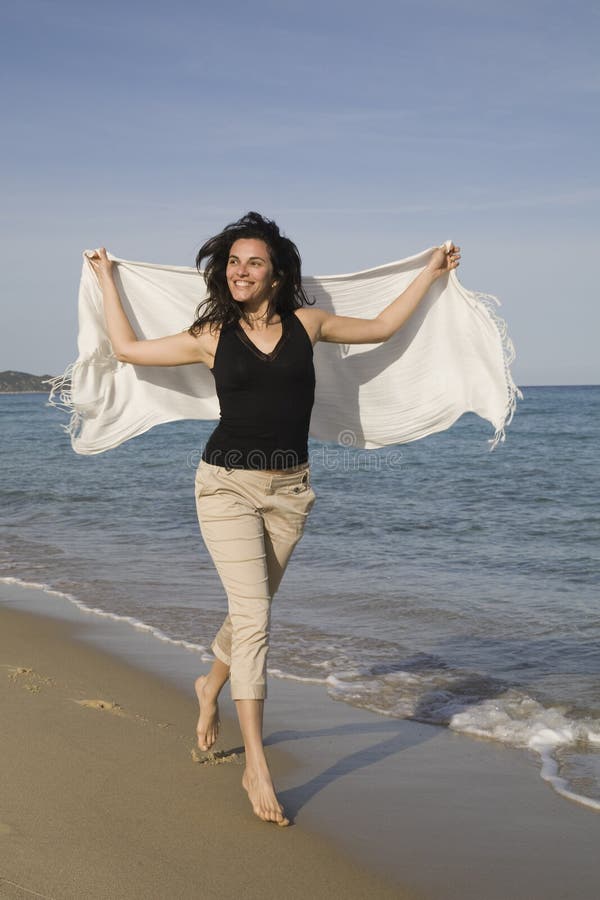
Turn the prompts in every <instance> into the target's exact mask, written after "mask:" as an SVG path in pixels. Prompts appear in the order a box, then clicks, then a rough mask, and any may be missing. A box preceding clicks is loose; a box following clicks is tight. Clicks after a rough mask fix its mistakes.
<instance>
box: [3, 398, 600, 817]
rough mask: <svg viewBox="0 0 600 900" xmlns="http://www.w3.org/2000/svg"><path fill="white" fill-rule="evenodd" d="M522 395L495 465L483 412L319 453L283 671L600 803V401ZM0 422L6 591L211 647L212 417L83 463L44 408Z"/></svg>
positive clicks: (280, 664) (14, 408)
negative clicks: (205, 508) (9, 583)
mask: <svg viewBox="0 0 600 900" xmlns="http://www.w3.org/2000/svg"><path fill="white" fill-rule="evenodd" d="M524 394H525V397H524V400H523V401H522V402H521V404H520V406H519V409H518V411H517V414H516V416H515V419H514V421H513V424H512V425H511V426H510V428H509V430H508V437H507V440H506V442H505V443H504V444H501V445H499V446H498V447H497V449H496V450H494V452H492V453H490V452H489V451H488V443H487V440H488V438H489V437H490V436H491V435H490V431H491V429H490V426H489V425H487V424H486V423H484V422H482V421H481V420H479V419H477V418H476V417H475V416H473V415H468V416H465V417H463V419H461V420H460V421H459V422H458V423H457V424H456V425H455V426H454V427H453V428H451V429H450V430H449V431H447V432H444V433H442V434H438V435H434V436H431V437H429V438H426V439H424V440H421V441H417V442H414V443H411V444H405V445H402V446H396V447H392V448H386V449H384V450H377V451H364V450H358V449H355V448H352V447H341V446H334V445H324V444H322V443H319V442H316V441H311V444H310V453H311V467H312V483H313V486H314V488H315V491H316V494H317V501H316V504H315V506H314V508H313V511H312V513H311V517H310V519H309V523H308V526H307V530H306V532H305V535H304V537H303V539H302V541H301V543H300V544H299V545H298V547H297V549H296V551H295V553H294V556H293V557H292V561H291V563H290V566H289V568H288V571H287V573H286V576H285V579H284V582H283V584H282V587H281V589H280V592H279V593H278V595H277V597H276V599H275V601H274V610H273V633H272V649H271V653H270V671H271V675H272V677H284V678H298V679H301V680H310V681H315V682H320V683H322V684H323V689H324V690H327V691H328V692H329V693H330V694H331V695H332V696H333V697H334V698H336V699H338V700H341V701H345V702H347V703H350V704H353V705H357V706H364V707H367V708H370V709H373V710H375V711H378V712H380V713H381V714H384V715H388V716H398V717H409V718H415V719H418V720H421V721H426V722H433V723H438V724H442V725H447V726H449V727H450V728H453V729H455V730H457V731H460V732H462V733H466V734H472V735H476V736H480V737H485V738H488V739H493V740H497V741H501V742H503V743H506V744H510V745H513V746H519V747H523V748H527V749H528V750H529V751H530V752H534V753H536V754H538V755H539V758H540V761H541V772H542V776H543V777H544V778H546V779H548V780H549V781H550V783H551V784H552V785H553V787H554V788H555V789H556V790H558V791H559V792H561V793H563V794H565V795H566V796H572V797H573V798H574V799H578V800H579V802H584V803H586V804H587V805H589V806H592V807H594V808H597V809H600V596H599V594H600V591H599V584H600V579H599V577H598V576H599V570H600V565H599V562H600V504H599V500H598V484H599V483H600V454H599V452H598V451H599V448H600V440H599V439H600V387H599V386H590V387H531V388H525V389H524ZM0 413H1V422H2V467H1V470H0V495H1V499H2V506H1V510H2V511H1V520H2V527H3V542H2V548H1V551H0V568H1V571H0V574H1V575H2V577H3V578H4V579H5V580H11V579H16V580H19V581H25V582H28V583H32V582H33V583H37V584H39V585H42V586H45V587H47V588H52V589H54V590H58V591H61V592H63V593H65V594H67V595H68V596H69V597H71V598H72V599H73V600H74V601H75V602H78V603H81V604H84V605H85V606H87V607H93V608H95V609H100V610H102V611H104V612H105V613H109V614H113V615H115V616H120V617H130V618H132V619H133V620H135V621H137V622H140V623H145V624H146V625H149V626H151V627H152V628H154V629H156V630H157V633H160V635H162V636H163V637H167V638H169V639H172V640H182V641H186V642H188V643H190V644H193V645H197V646H198V647H199V648H204V649H206V648H207V647H208V646H209V644H210V642H211V640H212V637H213V635H214V633H215V631H216V630H217V629H218V627H219V625H220V623H221V620H222V618H223V616H224V614H225V596H224V593H223V590H222V587H221V585H220V582H219V580H218V577H217V575H216V572H215V571H214V568H213V565H212V562H211V560H210V557H209V556H208V553H207V551H206V549H205V547H204V545H203V543H202V540H201V537H200V534H199V529H198V524H197V521H196V514H195V505H194V492H193V483H194V470H195V467H196V465H197V463H198V460H199V458H200V453H201V451H202V447H203V445H204V443H205V442H206V440H207V438H208V436H209V434H210V432H211V430H212V428H213V427H214V423H211V422H179V423H174V424H170V425H164V426H160V427H158V428H155V429H153V430H152V431H150V432H149V433H147V434H145V435H142V436H141V437H138V438H136V439H134V440H132V441H130V442H128V443H127V444H125V445H123V446H121V447H119V448H117V449H116V450H113V451H110V452H109V453H106V454H102V455H99V456H93V457H81V456H77V455H76V454H74V453H73V452H72V450H71V447H70V444H69V440H68V437H67V436H66V435H65V433H64V432H63V431H62V430H61V427H60V423H61V421H62V419H61V416H60V414H59V413H57V411H56V410H53V409H51V408H49V407H48V406H47V405H46V398H45V397H44V396H42V395H6V396H2V397H0ZM50 601H51V598H50V597H49V602H50Z"/></svg>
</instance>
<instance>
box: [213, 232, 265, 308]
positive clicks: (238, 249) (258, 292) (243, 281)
mask: <svg viewBox="0 0 600 900" xmlns="http://www.w3.org/2000/svg"><path fill="white" fill-rule="evenodd" d="M225 274H226V277H227V284H228V286H229V290H230V291H231V296H232V297H233V299H234V300H237V301H238V302H242V303H248V302H259V301H261V300H266V299H267V298H268V297H269V295H270V294H271V292H272V290H273V276H274V273H273V266H272V264H271V259H270V257H269V250H268V247H267V245H266V244H265V242H264V241H261V240H259V239H258V238H240V239H239V240H238V241H235V242H234V243H233V244H232V245H231V249H230V251H229V259H228V261H227V269H226V273H225Z"/></svg>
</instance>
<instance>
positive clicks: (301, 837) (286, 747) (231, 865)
mask: <svg viewBox="0 0 600 900" xmlns="http://www.w3.org/2000/svg"><path fill="white" fill-rule="evenodd" d="M40 593H41V592H39V591H38V592H33V591H29V592H28V591H26V590H17V589H15V588H7V587H6V586H2V591H0V600H1V601H2V605H0V667H1V668H0V703H1V710H2V729H1V732H0V753H1V758H2V762H3V765H2V770H3V772H4V776H5V777H4V784H3V790H2V801H1V805H0V897H7V898H9V897H10V898H14V900H20V898H26V897H31V896H36V893H37V895H38V896H39V895H41V896H45V897H51V898H54V900H63V898H69V900H70V898H81V897H86V898H90V900H95V898H123V900H129V898H132V900H133V898H138V897H139V898H142V897H144V898H145V900H148V898H165V900H166V898H171V897H177V898H181V900H185V898H197V900H205V898H206V900H212V898H215V900H216V898H230V897H231V898H234V897H236V898H237V897H239V896H244V897H248V898H255V897H256V898H258V897H261V898H263V897H264V898H274V897H279V896H286V897H291V898H294V897H298V898H300V897H302V898H305V897H307V896H308V897H312V898H332V900H337V898H342V897H343V898H354V897H356V898H358V897H365V898H366V897H370V898H379V897H381V898H386V897H394V898H396V900H401V898H403V897H429V898H432V900H433V898H435V900H458V898H461V900H467V898H472V900H475V898H476V900H507V898H509V897H510V898H511V900H537V898H540V900H541V898H544V900H554V898H556V900H558V898H574V897H577V898H578V900H588V898H589V900H592V898H593V900H595V898H596V897H597V896H598V888H597V886H598V883H599V881H600V862H599V860H598V854H597V847H598V846H599V845H600V843H599V842H600V816H599V815H598V814H597V813H594V812H593V811H590V810H586V809H583V808H581V807H578V806H575V805H574V804H571V803H569V802H567V801H565V800H564V799H562V798H560V797H558V796H557V795H556V794H554V792H553V791H552V790H551V789H550V788H549V787H548V785H546V784H544V783H543V782H542V781H541V779H540V778H539V774H538V768H537V765H536V764H535V762H534V760H532V759H529V758H528V757H527V756H526V755H525V754H523V753H521V752H520V751H511V750H508V749H506V748H504V747H501V746H499V745H494V744H491V743H489V742H485V741H477V740H472V739H467V738H465V737H463V736H459V735H454V734H452V733H450V732H448V731H447V730H445V729H441V728H433V727H429V726H424V725H419V724H416V723H413V722H403V721H398V720H393V719H388V718H384V717H382V716H378V715H375V714H373V713H369V712H367V711H364V710H359V709H353V708H352V707H350V706H348V705H346V704H343V703H336V702H334V701H332V700H331V699H329V698H328V697H327V695H326V693H325V692H324V690H323V688H322V687H319V686H314V687H313V686H308V685H301V684H296V683H293V682H286V681H280V680H277V679H271V681H270V698H269V701H268V706H267V715H266V728H265V734H266V739H267V740H266V743H267V746H268V755H269V760H270V762H271V765H272V769H273V773H274V777H275V782H276V784H277V786H278V788H279V793H280V798H281V800H282V802H283V803H284V805H285V808H286V812H287V813H288V814H289V815H291V816H292V818H293V821H294V825H293V826H292V827H290V828H286V829H282V828H278V827H277V826H275V825H270V824H266V823H261V822H259V821H258V820H257V819H256V818H255V817H254V815H253V814H252V811H251V809H250V806H249V803H248V800H247V798H246V795H245V793H244V792H243V790H242V788H241V786H240V779H241V775H242V771H243V750H242V748H241V747H240V735H239V729H238V727H237V723H236V722H235V720H234V718H233V706H232V704H231V701H230V700H229V699H228V697H227V690H228V689H227V687H226V688H225V691H224V694H225V697H224V703H223V704H222V711H223V719H224V721H223V730H222V736H221V738H220V740H219V743H218V747H217V749H218V751H219V753H218V754H217V758H216V759H212V758H211V757H210V755H207V754H202V753H199V752H196V751H195V750H194V727H195V720H196V706H195V702H194V698H193V694H192V677H191V676H192V674H194V673H196V672H201V671H206V665H205V664H199V663H198V656H197V654H193V653H191V652H189V651H184V650H182V649H181V648H174V647H172V646H170V645H166V644H162V643H161V642H159V641H157V640H156V638H154V637H152V636H149V635H146V634H143V633H139V632H136V631H135V630H134V629H132V628H129V626H125V625H123V624H122V623H114V622H110V623H108V622H106V621H104V620H99V619H98V618H97V617H95V616H93V615H89V614H88V615H84V614H81V613H79V612H73V611H72V612H71V621H66V620H64V619H61V618H48V617H46V616H40V615H38V614H34V613H31V612H24V611H23V609H24V608H27V606H28V605H29V608H31V609H33V608H35V603H34V599H35V598H36V597H38V595H40ZM42 596H43V595H42ZM29 600H31V603H28V601H29ZM38 600H39V597H38ZM43 602H46V603H47V602H48V598H47V596H43ZM38 612H39V609H38ZM111 642H112V645H111ZM103 646H110V650H111V652H110V653H108V652H106V651H105V650H104V649H101V647H103ZM124 657H126V658H127V659H130V660H133V661H134V662H135V663H136V665H135V666H134V665H130V664H129V663H128V662H126V661H125V658H124ZM142 664H143V665H146V666H148V667H152V668H154V669H155V670H156V671H155V672H151V671H145V670H144V669H143V668H140V666H141V665H142Z"/></svg>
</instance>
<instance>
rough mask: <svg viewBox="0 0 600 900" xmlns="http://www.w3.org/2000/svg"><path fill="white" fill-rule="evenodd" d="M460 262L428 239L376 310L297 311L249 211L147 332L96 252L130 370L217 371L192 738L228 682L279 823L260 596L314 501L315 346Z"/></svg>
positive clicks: (262, 226) (378, 335)
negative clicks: (211, 607) (211, 585)
mask: <svg viewBox="0 0 600 900" xmlns="http://www.w3.org/2000/svg"><path fill="white" fill-rule="evenodd" d="M459 259H460V254H459V248H458V247H455V246H454V245H452V246H451V247H450V248H440V249H437V250H436V251H435V252H434V253H433V254H432V256H431V259H430V260H429V263H428V264H427V266H426V268H425V269H424V270H423V271H422V272H421V273H420V274H419V275H418V276H417V277H416V278H415V279H414V281H413V282H412V283H411V284H410V285H409V287H408V288H407V289H406V290H405V291H404V292H403V293H402V294H400V296H399V297H397V298H396V299H395V300H394V301H393V302H392V303H390V304H389V305H388V306H387V307H386V308H385V309H384V310H383V311H382V312H381V313H379V315H378V316H377V317H376V318H375V319H360V318H354V317H349V316H337V315H334V314H332V313H328V312H325V311H324V310H322V309H314V308H313V309H311V308H309V307H308V304H309V301H308V298H307V297H306V294H305V293H304V291H303V289H302V284H301V270H300V255H299V253H298V250H297V248H296V246H295V245H294V244H293V243H292V241H290V240H289V239H288V238H285V237H283V236H282V235H281V234H280V231H279V228H278V227H277V225H276V224H275V223H274V222H272V221H269V220H268V219H265V218H263V217H262V216H260V215H259V214H258V213H255V212H250V213H248V214H247V215H246V216H244V217H243V218H241V219H240V220H239V221H238V222H235V223H233V224H231V225H228V226H227V227H226V228H225V229H224V230H223V231H222V232H221V233H220V234H218V235H216V236H215V237H213V238H211V239H210V240H209V241H207V242H206V243H205V244H204V246H203V247H202V248H201V249H200V252H199V253H198V256H197V259H196V265H197V267H198V269H200V268H201V264H202V262H203V260H207V264H206V266H205V272H204V278H205V281H206V286H207V293H208V299H207V301H206V302H205V303H203V304H201V305H200V306H199V307H198V312H197V319H196V321H195V322H194V323H193V324H192V325H191V327H190V328H189V330H188V331H186V332H183V333H180V334H174V335H171V336H168V337H163V338H159V339H156V340H138V338H137V337H136V335H135V332H134V330H133V328H132V327H131V325H130V323H129V321H128V318H127V316H126V314H125V312H124V310H123V306H122V304H121V299H120V297H119V293H118V290H117V288H116V285H115V282H114V280H113V276H112V263H111V261H110V260H109V259H108V257H107V255H106V251H105V249H104V248H101V249H99V250H97V251H96V253H95V254H94V256H93V257H92V259H91V262H92V265H93V267H94V269H95V271H96V273H97V276H98V279H99V282H100V285H101V288H102V294H103V301H104V311H105V316H106V322H107V327H108V332H109V336H110V340H111V343H112V346H113V351H114V353H115V356H116V357H117V359H119V360H121V361H122V362H126V363H131V364H133V365H137V366H144V365H146V366H179V365H186V364H188V363H204V364H205V365H207V366H208V367H209V368H210V369H211V371H212V372H213V374H214V377H215V384H216V389H217V394H218V397H219V402H220V406H221V420H220V423H219V425H218V426H217V428H216V429H215V431H214V432H213V433H212V435H211V437H210V439H209V441H208V444H207V446H206V448H205V450H204V452H203V454H202V459H201V461H200V464H199V466H198V472H197V476H196V503H197V510H198V519H199V522H200V529H201V532H202V536H203V539H204V541H205V543H206V545H207V547H208V550H209V552H210V554H211V556H212V559H213V561H214V563H215V566H216V568H217V570H218V573H219V576H220V578H221V580H222V582H223V586H224V588H225V591H226V593H227V598H228V607H229V613H228V615H227V617H226V619H225V622H224V623H223V626H222V627H221V629H220V631H219V632H218V634H217V636H216V638H215V641H214V642H213V644H212V650H213V652H214V654H215V657H216V659H215V661H214V663H213V665H212V667H211V669H210V672H209V673H208V675H202V676H200V677H199V678H198V679H197V681H196V693H197V696H198V700H199V704H200V718H199V721H198V727H197V731H198V745H199V747H200V748H201V749H202V750H209V749H210V748H211V747H212V746H213V745H214V743H215V741H216V739H217V735H218V729H219V712H218V705H217V700H218V696H219V693H220V691H221V689H222V688H223V686H224V684H225V682H226V681H227V680H228V679H229V680H230V685H231V694H232V698H233V700H234V701H235V704H236V709H237V714H238V718H239V722H240V727H241V731H242V735H243V740H244V746H245V752H246V767H245V771H244V775H243V779H242V784H243V786H244V788H245V789H246V791H247V793H248V796H249V799H250V802H251V804H252V807H253V810H254V812H255V814H256V815H257V816H258V817H259V818H261V819H263V820H265V821H272V822H277V824H279V825H288V824H289V821H288V819H287V818H286V817H285V814H284V810H283V808H282V806H281V804H280V803H279V801H278V800H277V796H276V794H275V789H274V786H273V782H272V779H271V774H270V772H269V767H268V764H267V761H266V758H265V754H264V748H263V739H262V725H263V709H264V700H265V697H266V662H267V652H268V642H269V616H270V607H271V601H272V599H273V596H274V594H275V592H276V591H277V588H278V587H279V584H280V582H281V579H282V577H283V574H284V572H285V569H286V566H287V563H288V561H289V559H290V556H291V554H292V551H293V549H294V547H295V546H296V544H297V543H298V541H299V540H300V538H301V537H302V533H303V530H304V526H305V523H306V519H307V516H308V514H309V512H310V509H311V507H312V505H313V503H314V501H315V494H314V491H313V490H312V488H311V486H310V467H309V462H308V447H307V442H308V428H309V422H310V414H311V410H312V405H313V400H314V384H315V382H314V368H313V361H312V351H313V346H314V344H315V343H316V342H317V341H329V342H333V343H343V344H363V343H364V344H374V343H378V342H381V341H386V340H387V339H388V338H389V337H391V335H393V334H394V333H395V332H396V331H397V330H398V329H399V328H401V327H402V325H404V323H405V322H406V321H407V319H408V318H409V317H410V316H411V315H412V313H413V312H414V310H415V309H416V308H417V306H418V304H419V303H420V301H421V300H422V299H423V297H424V296H425V294H426V293H427V291H428V290H429V288H430V287H431V285H432V284H433V282H434V281H436V279H438V278H440V277H442V276H443V275H446V274H447V273H448V272H449V271H450V270H451V269H454V268H456V267H457V266H458V264H459Z"/></svg>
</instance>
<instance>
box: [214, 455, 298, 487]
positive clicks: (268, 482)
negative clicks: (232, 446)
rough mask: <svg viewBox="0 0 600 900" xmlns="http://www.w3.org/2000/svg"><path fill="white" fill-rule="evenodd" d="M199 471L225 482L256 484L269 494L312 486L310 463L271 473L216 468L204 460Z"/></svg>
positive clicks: (258, 470)
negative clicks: (293, 487) (202, 470)
mask: <svg viewBox="0 0 600 900" xmlns="http://www.w3.org/2000/svg"><path fill="white" fill-rule="evenodd" d="M198 469H199V470H200V469H204V470H205V471H206V472H212V473H213V475H216V476H217V477H219V478H221V479H222V480H224V481H225V482H226V481H227V479H232V481H238V480H241V481H242V482H244V483H246V484H248V483H249V484H254V485H256V486H257V487H259V488H260V489H261V490H263V491H264V492H265V493H267V494H268V493H271V491H272V490H273V489H275V488H278V487H287V486H288V485H290V486H293V485H296V484H302V483H306V482H308V483H309V484H310V462H308V461H307V462H305V463H301V464H300V465H299V466H294V467H293V469H282V470H281V471H280V472H272V471H271V472H270V471H268V470H266V469H233V468H230V469H228V468H227V467H226V466H215V465H213V464H212V463H209V462H206V460H204V459H202V460H200V463H199V466H198Z"/></svg>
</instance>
